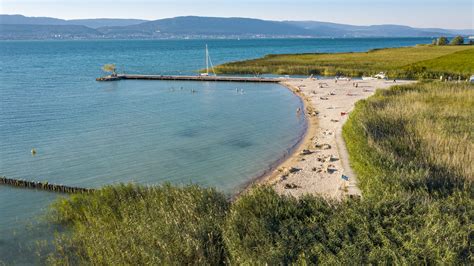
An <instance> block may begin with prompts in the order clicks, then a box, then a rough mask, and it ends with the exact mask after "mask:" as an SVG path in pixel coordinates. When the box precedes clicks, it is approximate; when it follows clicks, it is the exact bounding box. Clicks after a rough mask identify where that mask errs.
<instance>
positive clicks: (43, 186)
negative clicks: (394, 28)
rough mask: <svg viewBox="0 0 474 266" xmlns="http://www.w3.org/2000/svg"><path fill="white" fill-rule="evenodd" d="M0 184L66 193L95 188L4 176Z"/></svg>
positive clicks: (81, 191)
mask: <svg viewBox="0 0 474 266" xmlns="http://www.w3.org/2000/svg"><path fill="white" fill-rule="evenodd" d="M0 185H6V186H11V187H18V188H28V189H38V190H45V191H52V192H59V193H67V194H77V193H91V192H94V191H95V189H92V188H80V187H70V186H64V185H56V184H49V183H48V182H44V183H43V182H34V181H27V180H21V179H13V178H7V177H4V176H2V177H0Z"/></svg>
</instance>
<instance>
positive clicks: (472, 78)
mask: <svg viewBox="0 0 474 266" xmlns="http://www.w3.org/2000/svg"><path fill="white" fill-rule="evenodd" d="M469 82H470V83H474V75H472V76H471V77H470V78H469Z"/></svg>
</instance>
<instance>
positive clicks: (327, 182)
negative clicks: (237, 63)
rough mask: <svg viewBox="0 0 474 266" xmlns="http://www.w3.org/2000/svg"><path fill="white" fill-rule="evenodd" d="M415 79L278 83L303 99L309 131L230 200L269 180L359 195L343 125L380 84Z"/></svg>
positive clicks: (287, 189)
mask: <svg viewBox="0 0 474 266" xmlns="http://www.w3.org/2000/svg"><path fill="white" fill-rule="evenodd" d="M412 82H413V81H402V80H399V81H396V82H395V83H394V82H393V81H387V80H352V79H345V80H337V81H336V80H334V79H322V80H320V79H314V78H306V79H301V78H294V79H287V80H285V81H282V82H280V83H279V84H280V85H282V86H283V87H285V88H286V89H289V90H290V91H292V92H293V93H294V94H295V95H296V96H298V97H299V98H300V99H301V101H302V103H303V107H304V112H303V113H304V116H305V119H306V121H307V129H306V132H305V134H304V135H303V136H302V138H301V140H300V141H299V142H298V143H296V144H295V146H294V147H292V148H291V149H290V150H289V152H288V154H287V155H286V156H284V157H283V158H281V159H280V160H278V161H276V162H275V163H274V164H273V165H271V166H270V167H269V168H268V169H266V170H265V171H263V172H262V174H260V175H257V176H256V177H255V178H253V179H251V180H250V181H249V182H247V183H245V184H244V185H242V186H241V190H239V191H238V192H237V193H236V194H235V195H233V197H232V199H236V198H238V197H239V196H240V195H242V194H244V193H246V192H248V191H249V189H250V188H251V187H253V186H254V185H257V186H258V185H269V186H272V187H273V188H274V189H275V191H276V192H277V193H278V194H280V195H291V196H294V197H297V198H298V197H301V196H304V195H308V194H309V195H319V196H323V197H325V198H330V199H335V200H343V199H344V198H346V197H361V196H362V193H361V191H360V189H359V188H358V186H357V175H356V174H355V173H354V171H353V170H352V169H351V165H350V158H349V154H348V152H347V149H346V144H345V140H344V138H343V136H342V127H343V125H344V123H345V122H346V121H347V119H348V117H349V115H350V112H351V111H352V110H353V108H354V106H355V104H356V102H358V101H359V100H363V99H366V98H368V97H370V96H372V95H373V94H374V93H375V91H376V90H377V89H385V88H389V87H391V86H393V85H402V84H408V83H412Z"/></svg>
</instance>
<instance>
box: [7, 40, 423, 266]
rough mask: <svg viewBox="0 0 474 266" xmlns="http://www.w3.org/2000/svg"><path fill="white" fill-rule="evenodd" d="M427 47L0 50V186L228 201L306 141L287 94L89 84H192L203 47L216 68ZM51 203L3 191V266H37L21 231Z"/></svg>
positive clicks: (160, 44)
mask: <svg viewBox="0 0 474 266" xmlns="http://www.w3.org/2000/svg"><path fill="white" fill-rule="evenodd" d="M427 42H429V39H339V40H329V39H324V40H317V39H307V40H306V39H305V40H292V39H288V40H242V41H236V40H210V41H209V40H208V41H196V40H195V41H191V40H186V41H37V42H36V41H35V42H33V41H32V42H10V41H6V42H0V73H1V74H0V175H4V176H8V177H11V178H25V179H32V180H42V181H49V182H54V183H60V184H66V185H75V186H84V187H100V186H102V185H105V184H113V183H117V182H131V181H132V182H137V183H142V184H159V183H162V182H165V181H170V182H173V183H178V184H183V183H184V184H187V183H197V184H200V185H204V186H215V187H217V188H218V189H220V190H222V191H225V192H227V193H233V192H235V191H236V190H238V189H239V188H240V187H241V186H243V185H244V184H245V183H246V182H248V181H249V180H251V179H252V178H253V177H255V176H257V175H259V174H261V173H262V171H263V170H265V169H267V168H268V167H269V165H270V164H272V163H274V162H275V161H276V160H278V159H279V158H281V157H282V156H283V155H284V154H285V153H286V152H287V151H288V149H289V148H290V147H292V146H293V145H294V144H295V143H296V142H297V140H298V138H299V137H300V136H301V134H302V133H303V132H304V128H305V122H304V121H303V120H302V119H301V117H297V116H296V112H295V110H296V109H297V108H298V107H300V106H301V101H300V100H299V99H298V98H297V97H296V96H295V95H293V94H292V93H291V92H290V91H288V90H287V89H285V88H283V87H281V86H279V85H276V84H244V83H242V84H238V83H203V82H165V81H132V80H127V81H120V82H110V83H99V82H96V81H95V80H94V78H95V77H97V76H100V75H102V74H103V73H102V72H101V70H100V66H101V65H103V64H105V63H116V64H117V66H118V67H119V70H120V71H125V72H127V73H140V74H147V73H152V74H194V71H195V70H197V69H199V68H201V67H202V66H203V65H204V49H203V47H204V44H205V43H208V44H209V48H210V53H211V56H212V59H213V61H214V63H215V64H218V63H223V62H227V61H233V60H241V59H247V58H254V57H259V56H262V55H264V54H268V53H297V52H298V53H301V52H336V51H340V52H342V51H365V50H368V49H372V48H380V47H393V46H404V45H413V44H416V43H427ZM236 89H237V91H236ZM241 89H242V90H243V93H241V92H240V91H241ZM191 90H195V91H196V92H195V93H192V92H191ZM32 148H35V149H36V150H37V155H36V156H32V155H31V153H30V150H31V149H32ZM56 197H57V195H55V194H52V193H47V192H37V191H30V190H21V189H12V188H7V187H0V260H4V261H7V262H16V263H20V262H21V263H31V262H34V260H33V259H32V256H30V255H31V254H30V253H29V252H28V250H29V249H30V247H31V246H34V241H35V240H37V239H42V238H44V235H45V234H47V233H48V231H47V230H44V231H43V227H41V226H38V225H36V224H35V225H34V226H31V228H30V227H29V226H28V225H29V224H31V223H35V222H36V221H38V220H39V219H38V215H42V214H44V210H45V208H47V206H48V205H49V204H50V203H51V202H52V200H54V199H55V198H56Z"/></svg>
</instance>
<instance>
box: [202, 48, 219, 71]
mask: <svg viewBox="0 0 474 266" xmlns="http://www.w3.org/2000/svg"><path fill="white" fill-rule="evenodd" d="M209 64H210V65H211V69H212V73H214V76H215V75H216V72H215V71H214V66H213V65H212V61H211V56H210V55H209V49H208V48H207V44H206V72H205V73H201V76H202V77H208V76H210V74H209Z"/></svg>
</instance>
